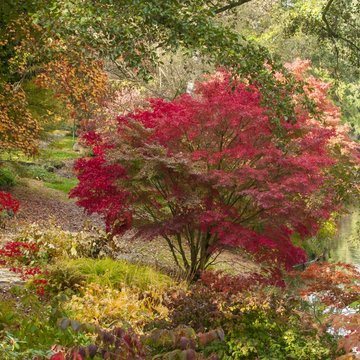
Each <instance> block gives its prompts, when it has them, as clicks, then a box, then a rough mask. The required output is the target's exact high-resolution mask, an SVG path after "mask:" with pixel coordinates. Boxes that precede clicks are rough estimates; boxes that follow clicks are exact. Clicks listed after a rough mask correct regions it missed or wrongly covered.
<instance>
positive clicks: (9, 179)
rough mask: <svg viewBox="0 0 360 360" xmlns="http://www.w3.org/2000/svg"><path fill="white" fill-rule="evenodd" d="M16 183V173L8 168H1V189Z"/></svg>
mask: <svg viewBox="0 0 360 360" xmlns="http://www.w3.org/2000/svg"><path fill="white" fill-rule="evenodd" d="M15 184H16V175H15V173H14V172H13V171H12V170H11V169H9V168H7V167H1V168H0V189H8V188H10V187H12V186H14V185H15Z"/></svg>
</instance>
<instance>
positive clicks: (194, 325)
mask: <svg viewBox="0 0 360 360" xmlns="http://www.w3.org/2000/svg"><path fill="white" fill-rule="evenodd" d="M40 229H41V228H39V227H36V226H35V225H33V226H32V227H30V228H29V229H27V230H24V231H23V232H22V233H21V235H19V237H18V238H17V239H15V241H11V242H8V243H7V244H4V245H3V246H2V248H1V250H0V256H1V260H2V261H3V263H5V264H6V266H7V267H12V268H14V269H21V275H22V276H23V278H24V280H25V281H26V284H25V286H24V287H13V288H12V289H11V290H10V291H9V292H8V293H7V298H6V299H3V301H1V302H0V316H1V324H2V328H1V329H0V353H1V357H2V358H3V359H6V360H7V359H9V360H10V359H50V358H51V359H53V360H56V359H73V358H76V359H79V360H80V359H152V358H154V359H155V358H156V359H229V360H230V359H254V360H255V359H275V358H276V359H280V360H281V359H284V360H285V359H304V360H311V359H314V360H315V359H324V360H325V359H335V358H337V357H340V356H341V355H342V354H344V353H345V352H347V353H351V352H352V350H353V348H354V346H355V345H354V344H356V343H355V342H354V338H356V336H358V330H357V329H358V328H355V327H354V325H353V323H351V324H350V323H349V324H348V331H350V333H349V334H350V335H351V336H349V338H350V340H348V341H347V342H346V341H345V342H344V341H342V337H340V336H338V335H337V333H336V332H335V333H329V332H328V331H327V330H328V329H329V328H330V327H334V326H335V325H336V326H337V327H339V326H340V327H345V325H346V321H344V320H343V321H340V320H339V317H336V315H337V312H336V311H335V308H334V311H332V312H331V313H329V314H325V313H324V312H323V310H324V306H327V305H328V304H329V297H319V299H318V301H317V302H316V303H311V302H308V301H306V296H307V295H308V294H309V293H311V292H320V293H325V294H328V293H329V291H332V293H331V296H332V297H330V299H332V300H331V303H332V304H337V300H339V301H340V300H341V301H342V304H343V305H346V306H347V305H349V306H352V307H353V309H355V312H356V311H358V305H356V304H357V303H356V301H355V298H356V294H358V293H359V289H358V285H356V284H357V283H356V281H358V280H359V278H360V274H359V273H357V272H356V269H354V268H351V267H350V266H346V267H345V268H344V269H341V267H339V268H336V269H335V271H327V270H326V269H327V268H325V267H326V265H325V264H323V265H321V264H319V265H317V264H315V265H313V266H315V268H309V270H308V271H307V272H305V273H302V272H301V273H298V272H295V273H293V274H291V275H292V276H291V277H290V278H289V279H288V280H286V281H285V282H283V283H276V282H274V281H273V279H271V278H269V277H267V276H265V275H266V274H243V275H236V276H234V275H226V274H225V273H219V272H218V273H216V272H213V271H209V272H206V273H204V274H203V276H202V278H201V279H200V280H198V281H197V282H196V283H195V284H192V285H187V284H185V283H183V282H179V281H177V280H175V279H171V278H170V277H169V276H168V275H166V274H163V273H161V272H159V271H157V270H154V269H153V268H151V267H149V266H144V265H137V264H134V263H129V262H126V261H124V260H122V261H119V260H115V259H111V258H108V257H104V254H106V249H104V251H103V252H99V251H98V249H97V248H98V247H99V246H101V245H100V244H103V242H101V241H100V239H99V237H100V235H99V234H92V235H89V234H81V233H71V232H66V231H61V229H59V228H57V227H53V228H51V226H49V229H48V230H47V231H46V230H44V229H43V228H42V230H41V231H40ZM55 244H60V245H61V246H58V247H55V246H54V245H55ZM75 245H76V247H75ZM101 254H103V255H101ZM316 266H317V267H316ZM321 266H323V267H321ZM14 271H16V270H14ZM344 271H347V273H345V272H344ZM327 274H328V276H327ZM341 274H344V275H341ZM320 275H321V278H318V276H320ZM344 279H347V282H346V286H344V287H338V286H336V285H339V284H341V283H342V282H344V281H342V280H344ZM319 284H320V285H321V286H322V287H319V286H320V285H319ZM39 290H40V291H39ZM304 296H305V297H304ZM344 301H345V302H344ZM356 309H357V310H356ZM353 319H354V320H353V321H357V320H355V319H357V318H356V317H354V318H353ZM334 321H335V323H334ZM334 324H335V325H334ZM351 326H353V327H351ZM351 329H352V330H351ZM74 356H75V357H74Z"/></svg>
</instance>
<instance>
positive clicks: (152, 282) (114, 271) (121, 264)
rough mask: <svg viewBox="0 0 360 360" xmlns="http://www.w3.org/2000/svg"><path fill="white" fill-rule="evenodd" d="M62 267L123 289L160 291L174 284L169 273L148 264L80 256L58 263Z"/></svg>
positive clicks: (104, 284) (99, 282) (93, 280)
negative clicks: (152, 289) (154, 268)
mask: <svg viewBox="0 0 360 360" xmlns="http://www.w3.org/2000/svg"><path fill="white" fill-rule="evenodd" d="M58 266H59V267H61V268H62V269H64V270H65V269H69V268H70V269H71V268H72V269H76V270H77V271H78V272H79V274H81V275H83V276H84V278H85V279H86V282H87V283H97V284H100V285H102V286H108V287H111V288H115V289H116V288H117V289H121V288H122V287H123V286H131V287H136V288H139V289H141V290H148V289H151V288H157V289H158V290H159V291H161V290H164V289H166V288H167V287H169V286H171V285H174V281H173V280H171V278H169V277H168V276H167V275H164V274H162V273H160V272H158V271H155V270H153V269H152V268H150V267H147V266H141V265H136V264H130V263H128V262H126V261H121V260H112V259H109V258H105V259H89V258H79V259H72V260H66V261H63V262H61V263H59V265H58Z"/></svg>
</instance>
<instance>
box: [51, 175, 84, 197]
mask: <svg viewBox="0 0 360 360" xmlns="http://www.w3.org/2000/svg"><path fill="white" fill-rule="evenodd" d="M77 184H78V180H77V179H68V178H60V177H58V178H57V180H56V181H55V182H45V186H46V187H48V188H50V189H55V190H59V191H62V192H64V193H66V194H68V193H69V192H70V190H71V189H73V188H74V187H75V186H76V185H77Z"/></svg>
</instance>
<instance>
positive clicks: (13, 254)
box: [0, 241, 47, 296]
mask: <svg viewBox="0 0 360 360" xmlns="http://www.w3.org/2000/svg"><path fill="white" fill-rule="evenodd" d="M38 252H39V248H38V246H37V245H36V244H29V243H27V242H23V241H8V242H7V243H6V244H5V245H4V246H3V247H2V248H0V263H1V265H6V263H7V262H8V261H9V260H10V262H11V263H14V262H15V263H16V264H19V263H20V264H24V265H25V266H21V267H19V266H13V267H11V268H10V269H9V270H10V271H12V272H14V273H17V274H19V275H20V276H21V278H22V279H23V280H28V279H32V284H33V285H34V286H35V288H36V293H37V294H38V295H39V296H44V295H45V285H46V284H47V280H46V279H44V278H42V277H43V276H45V275H46V274H47V272H46V271H44V270H42V269H41V268H39V267H29V266H28V265H29V264H31V259H32V258H33V257H34V256H35V255H36V254H37V253H38Z"/></svg>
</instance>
